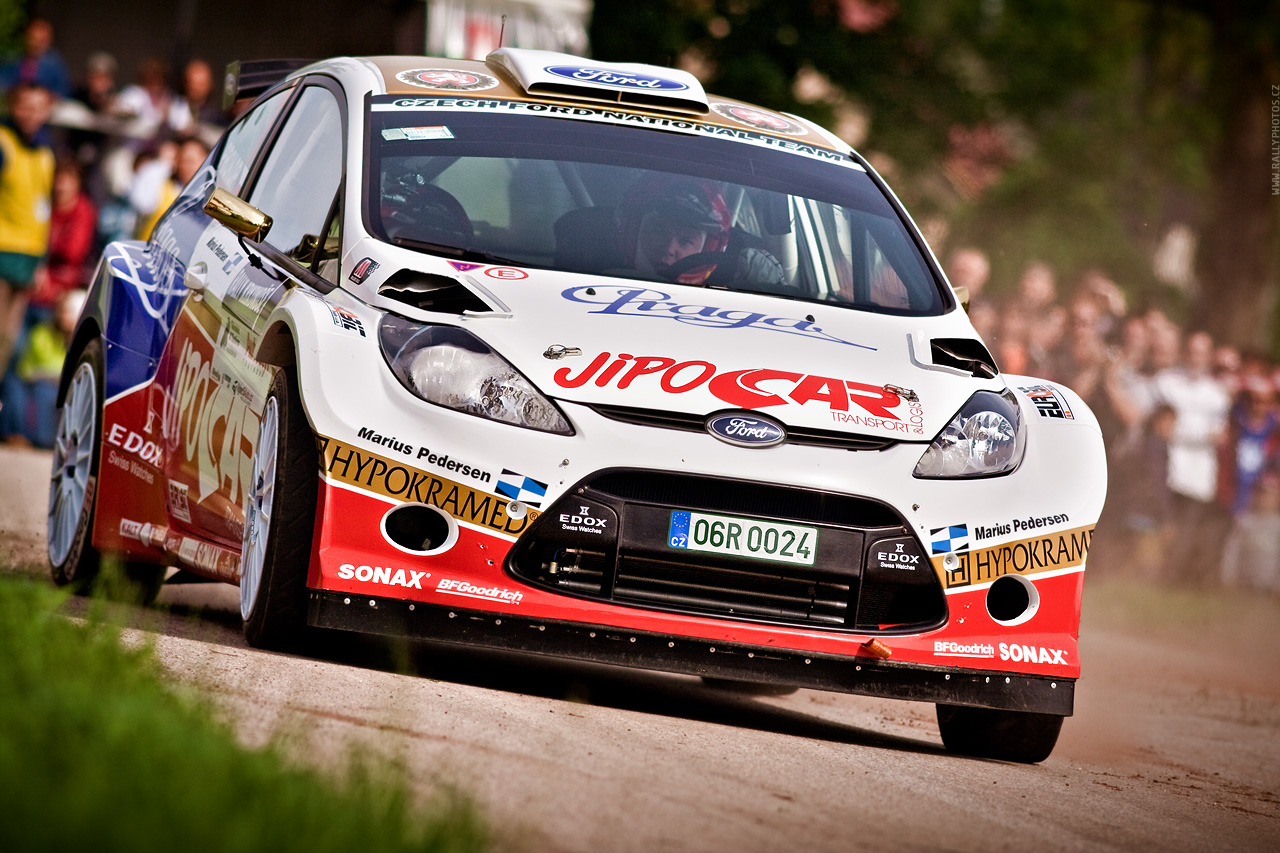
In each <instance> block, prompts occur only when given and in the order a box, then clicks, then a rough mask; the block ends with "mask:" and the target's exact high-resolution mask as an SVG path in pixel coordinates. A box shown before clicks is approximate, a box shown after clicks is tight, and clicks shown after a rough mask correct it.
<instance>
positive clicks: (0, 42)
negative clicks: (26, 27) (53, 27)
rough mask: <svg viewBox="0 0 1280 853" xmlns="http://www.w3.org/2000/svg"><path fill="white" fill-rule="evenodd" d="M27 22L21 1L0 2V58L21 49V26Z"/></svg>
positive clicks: (3, 0)
mask: <svg viewBox="0 0 1280 853" xmlns="http://www.w3.org/2000/svg"><path fill="white" fill-rule="evenodd" d="M26 22H27V12H26V3H24V2H23V0H0V58H5V59H7V58H8V57H9V56H11V55H13V54H15V53H17V52H18V51H20V50H21V49H22V26H23V24H25V23H26Z"/></svg>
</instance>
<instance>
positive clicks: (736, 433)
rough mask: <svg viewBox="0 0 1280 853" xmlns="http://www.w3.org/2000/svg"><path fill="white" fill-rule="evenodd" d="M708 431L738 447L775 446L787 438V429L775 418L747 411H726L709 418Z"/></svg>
mask: <svg viewBox="0 0 1280 853" xmlns="http://www.w3.org/2000/svg"><path fill="white" fill-rule="evenodd" d="M706 427H707V432H709V433H711V434H712V435H714V436H715V437H716V438H718V439H720V440H721V441H723V442H725V443H726V444H733V445H736V446H738V447H773V446H774V445H775V444H781V443H782V442H784V441H786V440H787V431H786V430H785V429H783V427H782V424H780V423H778V422H777V421H775V420H774V419H773V418H766V417H764V416H762V415H752V414H748V413H747V412H724V413H722V414H719V415H712V416H711V417H709V418H707V423H706Z"/></svg>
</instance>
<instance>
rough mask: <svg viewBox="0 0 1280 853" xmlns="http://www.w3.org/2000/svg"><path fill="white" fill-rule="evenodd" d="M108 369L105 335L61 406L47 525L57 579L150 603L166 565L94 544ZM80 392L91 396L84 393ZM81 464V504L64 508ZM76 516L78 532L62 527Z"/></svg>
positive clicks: (89, 349)
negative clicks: (104, 358) (106, 550)
mask: <svg viewBox="0 0 1280 853" xmlns="http://www.w3.org/2000/svg"><path fill="white" fill-rule="evenodd" d="M104 372H105V369H104V367H103V363H102V341H101V339H99V338H94V339H93V340H91V341H89V342H88V343H87V344H85V347H84V349H83V350H81V352H80V357H79V358H78V359H76V366H75V369H74V370H73V371H72V374H71V376H72V381H71V385H70V386H69V387H68V389H67V397H66V399H64V400H63V405H62V407H61V408H60V409H59V410H58V428H57V436H58V438H57V441H56V442H55V446H54V451H53V470H52V472H51V473H50V477H49V513H48V530H47V531H46V532H47V536H46V543H47V545H48V553H49V568H50V573H51V574H52V576H53V582H54V583H55V584H57V585H58V586H70V587H71V588H72V590H73V591H74V592H75V593H76V594H77V595H85V594H88V593H91V592H99V593H101V594H102V595H104V596H106V597H107V598H109V599H112V600H114V601H127V602H130V603H134V604H144V605H145V604H150V603H151V602H153V601H154V600H155V597H156V595H157V594H158V593H159V592H160V587H161V586H162V585H163V584H164V575H165V571H166V569H165V567H164V566H160V565H156V564H154V563H143V562H138V561H134V560H121V559H118V558H116V557H115V555H111V554H108V555H103V554H100V553H99V552H98V551H97V549H95V548H94V547H93V544H92V535H93V520H94V515H95V514H96V511H97V509H96V508H97V503H98V501H97V497H98V495H97V482H98V466H99V464H100V463H101V459H102V401H103V387H104V386H103V375H104ZM81 382H88V383H90V384H91V386H92V387H91V388H90V389H89V393H88V394H85V389H86V388H89V386H87V385H86V386H81V385H80V384H79V383H81ZM78 394H85V396H84V397H78V396H77V395H78ZM90 398H91V399H90ZM88 402H91V404H92V411H91V412H85V411H83V409H82V408H79V407H81V406H84V405H85V404H86V403H88ZM86 416H87V417H89V418H90V420H91V422H90V423H88V424H84V423H83V419H84V418H85V417H86ZM74 420H80V421H82V423H81V424H79V425H74V426H73V425H72V423H70V422H69V421H74ZM83 453H87V454H88V457H87V460H86V461H87V463H88V465H87V468H84V467H81V466H77V465H76V464H75V462H76V460H77V458H78V457H80V455H81V454H83ZM77 468H79V472H85V473H87V481H86V483H85V487H84V492H83V496H82V497H81V499H80V500H79V504H80V506H79V509H78V510H76V508H75V507H66V508H65V509H66V510H67V511H66V512H65V513H64V512H63V509H64V507H62V505H61V504H60V500H63V499H65V498H66V490H65V489H63V488H62V487H63V486H64V485H69V482H70V480H72V479H75V478H76V477H77V476H79V472H78V471H77ZM90 484H92V485H90ZM72 517H74V518H75V519H76V520H75V525H74V532H72V530H71V529H70V528H60V527H59V525H60V523H66V522H67V521H68V520H69V519H70V518H72ZM55 528H58V529H55ZM67 535H69V536H70V543H69V544H68V543H67V542H66V538H65V537H66V536H67ZM64 545H65V546H66V550H65V552H64V549H63V546H64Z"/></svg>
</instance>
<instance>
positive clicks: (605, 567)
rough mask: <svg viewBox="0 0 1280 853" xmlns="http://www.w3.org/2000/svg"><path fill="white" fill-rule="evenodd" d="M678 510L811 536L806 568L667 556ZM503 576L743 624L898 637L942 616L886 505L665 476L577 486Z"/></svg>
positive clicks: (527, 538) (617, 474)
mask: <svg viewBox="0 0 1280 853" xmlns="http://www.w3.org/2000/svg"><path fill="white" fill-rule="evenodd" d="M679 510H683V511H688V512H702V513H707V514H719V515H727V516H733V517H735V518H737V519H741V520H744V522H745V523H747V524H749V523H750V522H751V521H753V520H755V521H760V522H770V523H773V524H782V525H792V526H800V527H804V528H809V529H812V530H814V531H815V532H814V533H813V548H812V554H811V555H809V554H806V555H805V559H809V560H811V564H805V563H799V562H781V561H775V560H776V558H775V559H771V560H764V559H758V558H757V557H753V556H749V555H745V554H723V553H712V552H708V551H702V550H693V549H686V548H680V547H675V546H673V545H672V544H671V542H670V541H669V539H670V535H671V531H672V530H674V529H675V528H673V527H672V525H673V523H674V522H673V513H674V512H676V511H679ZM584 519H585V521H584ZM686 521H687V517H686ZM700 523H701V522H700ZM793 529H794V527H793ZM801 535H806V534H804V531H800V530H797V531H796V536H797V537H798V536H801ZM884 551H892V552H894V553H895V554H901V553H904V552H905V553H907V554H909V555H911V556H913V557H914V559H915V565H914V567H913V568H912V569H910V570H909V571H906V570H903V569H901V568H898V566H897V565H891V564H890V563H886V560H893V558H888V557H883V556H881V557H879V558H876V554H878V553H880V552H884ZM507 568H508V570H509V571H511V572H512V574H514V575H516V576H517V577H519V578H521V579H522V580H524V581H526V582H528V583H532V584H534V585H537V586H542V587H545V588H548V589H552V590H554V591H556V592H558V593H561V594H565V595H573V596H577V597H582V598H589V599H593V600H599V601H609V602H612V603H616V604H625V605H630V606H636V607H645V608H649V609H656V610H665V611H670V612H679V613H693V614H699V615H712V616H718V617H722V618H732V619H741V620H748V621H758V622H759V621H763V622H769V623H776V624H784V625H800V626H809V627H815V628H824V629H833V630H856V631H859V632H908V631H919V630H924V629H926V628H929V627H935V626H937V625H940V624H942V622H943V620H944V619H945V617H946V602H945V600H944V596H943V594H942V588H941V586H940V585H939V583H938V580H937V578H936V577H935V576H934V574H933V570H932V567H931V566H930V565H929V563H928V560H927V558H926V557H925V552H924V551H923V549H922V548H921V546H920V545H919V543H918V542H917V540H916V539H915V537H914V536H913V535H912V534H911V533H910V531H909V529H908V527H907V525H906V524H905V523H904V522H903V520H902V518H901V517H900V516H899V515H898V514H897V513H896V512H895V511H894V510H893V509H892V508H891V507H889V506H886V505H885V504H882V503H879V502H878V501H873V500H869V499H866V498H859V497H855V496H851V495H840V494H832V493H829V492H820V491H815V490H810V489H798V488H793V487H787V486H779V485H772V484H768V483H754V482H749V481H738V480H726V479H720V478H714V477H700V476H690V475H687V474H678V473H673V472H663V471H639V470H614V471H607V472H603V473H600V474H598V475H596V476H594V477H592V478H589V479H588V480H586V481H584V482H582V483H579V484H578V485H577V486H576V487H575V488H573V489H571V490H570V491H569V492H568V494H567V495H566V496H565V497H564V498H562V499H561V500H560V501H558V502H557V503H556V504H555V505H553V506H551V507H549V508H548V509H547V511H546V512H544V513H543V515H542V516H541V517H540V518H539V519H538V520H537V522H535V523H534V525H533V527H531V528H530V529H529V530H528V531H527V532H526V533H525V535H524V536H522V537H521V539H520V541H519V542H518V543H517V544H516V547H515V548H513V549H512V550H511V554H510V556H509V557H508V563H507Z"/></svg>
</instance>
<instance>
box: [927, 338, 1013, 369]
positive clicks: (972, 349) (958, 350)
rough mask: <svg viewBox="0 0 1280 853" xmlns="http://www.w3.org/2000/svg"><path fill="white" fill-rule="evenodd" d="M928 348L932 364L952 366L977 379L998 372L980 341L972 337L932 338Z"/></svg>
mask: <svg viewBox="0 0 1280 853" xmlns="http://www.w3.org/2000/svg"><path fill="white" fill-rule="evenodd" d="M930 349H931V351H932V355H933V363H934V364H937V365H941V366H943V367H954V368H956V369H957V370H963V371H965V372H966V373H970V374H972V375H973V376H976V377H978V378H979V379H990V378H991V377H993V376H995V375H996V374H998V373H999V372H1000V371H999V370H998V369H997V368H996V360H995V359H994V358H992V357H991V353H990V352H988V351H987V348H986V347H985V346H983V345H982V341H978V340H974V339H973V338H934V339H933V340H932V341H930Z"/></svg>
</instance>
